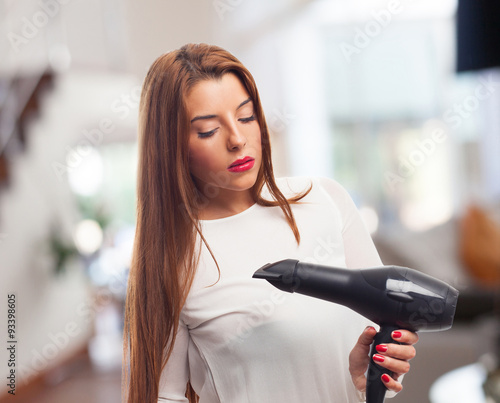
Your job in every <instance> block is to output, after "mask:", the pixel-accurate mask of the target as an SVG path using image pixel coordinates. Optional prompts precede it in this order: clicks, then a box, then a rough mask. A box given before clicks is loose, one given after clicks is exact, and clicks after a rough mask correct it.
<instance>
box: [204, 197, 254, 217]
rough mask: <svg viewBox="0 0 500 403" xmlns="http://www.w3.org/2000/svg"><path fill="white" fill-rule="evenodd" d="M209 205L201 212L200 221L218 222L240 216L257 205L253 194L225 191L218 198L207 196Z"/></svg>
mask: <svg viewBox="0 0 500 403" xmlns="http://www.w3.org/2000/svg"><path fill="white" fill-rule="evenodd" d="M205 198H206V201H207V204H206V205H205V206H204V207H203V208H202V209H201V210H200V211H199V214H198V218H199V219H200V220H216V219H219V218H225V217H230V216H233V215H236V214H239V213H241V212H243V211H245V210H246V209H248V208H249V207H251V206H253V205H254V204H255V200H254V199H253V197H252V194H251V192H250V191H249V190H248V191H230V190H223V191H221V192H220V193H219V194H218V195H217V197H212V198H210V197H208V196H205Z"/></svg>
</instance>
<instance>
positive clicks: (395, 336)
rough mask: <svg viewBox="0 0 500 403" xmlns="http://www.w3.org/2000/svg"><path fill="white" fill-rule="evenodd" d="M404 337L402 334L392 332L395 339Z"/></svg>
mask: <svg viewBox="0 0 500 403" xmlns="http://www.w3.org/2000/svg"><path fill="white" fill-rule="evenodd" d="M401 336H402V334H401V332H397V331H396V332H392V338H393V339H399V338H400V337H401Z"/></svg>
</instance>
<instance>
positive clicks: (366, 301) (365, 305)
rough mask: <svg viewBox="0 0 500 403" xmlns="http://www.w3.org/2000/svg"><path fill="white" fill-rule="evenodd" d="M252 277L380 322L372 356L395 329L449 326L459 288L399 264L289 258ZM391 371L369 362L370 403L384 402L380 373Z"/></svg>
mask: <svg viewBox="0 0 500 403" xmlns="http://www.w3.org/2000/svg"><path fill="white" fill-rule="evenodd" d="M253 278H263V279H266V280H267V281H269V282H270V283H271V284H272V285H274V286H275V287H277V288H279V289H280V290H283V291H287V292H298V293H300V294H305V295H309V296H311V297H316V298H320V299H324V300H326V301H330V302H334V303H336V304H341V305H344V306H346V307H348V308H350V309H352V310H353V311H355V312H357V313H359V314H361V315H363V316H364V317H366V318H368V319H370V320H371V321H373V322H375V323H377V324H378V325H380V331H379V332H378V333H377V335H376V336H375V339H374V341H373V344H372V347H371V351H370V358H371V357H372V356H373V354H375V352H376V350H375V346H376V345H378V344H381V343H394V340H393V339H392V338H391V333H392V332H393V331H394V330H397V329H408V330H410V331H413V332H416V331H420V332H432V331H441V330H447V329H449V328H450V327H451V325H452V324H453V317H454V315H455V309H456V306H457V299H458V291H457V290H456V289H455V288H453V287H451V286H449V285H448V284H446V283H445V282H443V281H441V280H437V279H435V278H433V277H431V276H428V275H426V274H423V273H421V272H418V271H416V270H412V269H409V268H406V267H398V266H382V267H376V268H370V269H361V270H353V269H341V268H336V267H330V266H322V265H316V264H310V263H300V262H299V261H298V260H293V259H286V260H281V261H279V262H275V263H269V264H267V265H265V266H263V267H261V268H260V269H259V270H257V271H256V272H255V273H254V275H253ZM389 372H390V371H388V370H387V369H385V368H382V367H381V366H379V365H377V364H376V363H375V362H374V361H373V360H372V359H371V360H370V365H369V367H368V375H367V384H366V399H367V400H366V401H367V403H382V402H383V401H384V397H385V392H386V390H387V389H386V387H385V385H384V384H383V382H382V380H381V376H382V374H383V373H389ZM389 375H391V374H389Z"/></svg>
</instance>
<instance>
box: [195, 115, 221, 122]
mask: <svg viewBox="0 0 500 403" xmlns="http://www.w3.org/2000/svg"><path fill="white" fill-rule="evenodd" d="M216 117H217V115H204V116H195V117H194V118H193V119H191V123H193V122H194V121H196V120H200V119H213V118H216Z"/></svg>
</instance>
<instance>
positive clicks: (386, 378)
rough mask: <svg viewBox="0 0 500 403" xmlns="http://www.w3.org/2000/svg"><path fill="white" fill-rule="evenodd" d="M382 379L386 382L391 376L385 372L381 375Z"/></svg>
mask: <svg viewBox="0 0 500 403" xmlns="http://www.w3.org/2000/svg"><path fill="white" fill-rule="evenodd" d="M382 380H383V381H384V382H385V383H387V382H389V381H390V380H391V377H390V376H389V375H387V374H384V375H382Z"/></svg>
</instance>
